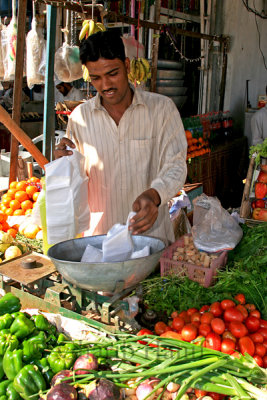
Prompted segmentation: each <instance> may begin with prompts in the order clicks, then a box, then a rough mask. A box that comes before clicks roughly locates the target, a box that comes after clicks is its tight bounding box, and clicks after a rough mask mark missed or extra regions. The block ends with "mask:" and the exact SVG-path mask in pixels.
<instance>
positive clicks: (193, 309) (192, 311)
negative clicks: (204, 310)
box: [187, 308, 198, 317]
mask: <svg viewBox="0 0 267 400" xmlns="http://www.w3.org/2000/svg"><path fill="white" fill-rule="evenodd" d="M195 312H198V309H197V308H189V309H188V310H187V315H189V317H191V315H192V314H194V313H195Z"/></svg>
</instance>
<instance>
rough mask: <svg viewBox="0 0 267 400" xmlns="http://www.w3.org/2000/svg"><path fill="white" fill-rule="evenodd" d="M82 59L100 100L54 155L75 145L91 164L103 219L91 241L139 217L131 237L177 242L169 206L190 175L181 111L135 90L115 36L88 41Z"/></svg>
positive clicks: (82, 112)
mask: <svg viewBox="0 0 267 400" xmlns="http://www.w3.org/2000/svg"><path fill="white" fill-rule="evenodd" d="M80 58H81V62H82V64H84V65H85V66H86V67H87V68H88V70H89V74H90V78H91V83H92V85H93V86H94V87H95V89H96V90H97V95H96V96H95V97H94V98H92V99H90V100H89V101H87V102H86V103H84V104H82V105H79V106H78V107H76V108H75V110H74V111H73V112H72V114H71V116H70V119H69V123H68V128H67V136H68V138H63V139H61V141H60V143H59V145H58V146H57V148H56V151H55V156H56V158H58V157H62V156H65V155H71V154H72V151H71V150H70V149H67V148H66V146H69V147H71V148H73V149H74V148H75V147H76V148H77V150H78V151H80V152H81V153H82V154H84V155H85V157H86V168H87V174H88V176H89V206H90V210H91V216H94V215H95V216H98V220H97V223H96V224H95V227H94V230H93V231H92V234H93V235H97V234H105V233H107V231H108V230H109V229H110V228H111V227H112V225H114V224H115V223H122V224H123V223H125V222H126V219H127V216H128V213H129V212H130V211H131V210H133V211H135V212H136V213H137V214H136V215H135V216H134V217H133V218H132V219H131V221H130V227H129V229H131V231H132V233H133V234H141V233H144V232H145V234H146V235H150V236H155V237H159V238H162V239H163V240H165V242H168V241H174V233H173V228H172V224H171V220H170V217H169V210H168V206H167V202H168V200H169V199H170V198H172V197H173V196H174V195H175V194H176V193H177V192H178V191H179V190H180V189H181V188H182V186H183V185H184V182H185V178H186V173H187V168H186V151H187V142H186V138H185V133H184V128H183V124H182V121H181V118H180V114H179V112H178V110H177V108H176V106H175V105H174V103H173V102H172V100H170V99H169V98H167V97H165V96H162V95H159V94H155V93H149V92H145V91H142V90H139V89H134V88H133V87H131V86H130V85H129V82H128V73H129V71H130V60H129V59H128V58H125V51H124V45H123V42H122V39H121V38H120V37H119V36H118V35H117V34H116V33H115V32H114V33H113V32H98V33H96V34H94V35H91V36H89V38H88V39H86V40H84V41H83V42H82V44H81V46H80ZM70 139H72V140H70ZM72 141H74V143H75V145H74V143H73V142H72Z"/></svg>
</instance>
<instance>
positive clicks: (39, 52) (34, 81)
mask: <svg viewBox="0 0 267 400" xmlns="http://www.w3.org/2000/svg"><path fill="white" fill-rule="evenodd" d="M26 51H27V57H26V75H27V85H28V87H29V88H30V89H32V88H33V86H34V85H42V84H44V83H45V75H44V73H40V66H41V64H43V54H45V40H44V37H43V35H42V34H41V32H40V31H37V22H36V19H35V18H33V19H32V29H31V30H30V32H29V33H28V34H27V37H26Z"/></svg>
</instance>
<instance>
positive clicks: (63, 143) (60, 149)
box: [54, 137, 75, 159]
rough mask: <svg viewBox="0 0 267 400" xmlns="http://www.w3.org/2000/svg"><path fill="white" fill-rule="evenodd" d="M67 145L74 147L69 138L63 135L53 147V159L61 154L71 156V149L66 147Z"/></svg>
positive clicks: (61, 155)
mask: <svg viewBox="0 0 267 400" xmlns="http://www.w3.org/2000/svg"><path fill="white" fill-rule="evenodd" d="M67 146H69V147H71V148H72V149H75V144H74V143H73V142H72V141H71V140H70V139H68V138H65V137H64V138H62V139H61V140H60V142H59V144H58V145H57V146H56V148H55V153H54V155H55V159H57V158H60V157H63V156H71V155H72V154H73V152H72V151H70V150H67V149H66V148H67Z"/></svg>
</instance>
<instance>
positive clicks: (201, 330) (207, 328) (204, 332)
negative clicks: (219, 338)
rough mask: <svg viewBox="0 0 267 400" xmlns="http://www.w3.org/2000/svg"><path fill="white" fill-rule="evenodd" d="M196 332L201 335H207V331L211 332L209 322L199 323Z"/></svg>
mask: <svg viewBox="0 0 267 400" xmlns="http://www.w3.org/2000/svg"><path fill="white" fill-rule="evenodd" d="M198 332H199V334H200V335H202V336H205V337H206V336H207V334H208V333H210V332H211V326H210V325H209V324H200V325H199V328H198Z"/></svg>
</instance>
